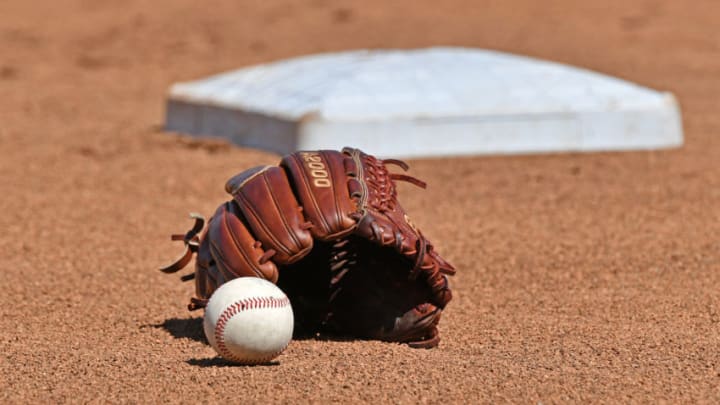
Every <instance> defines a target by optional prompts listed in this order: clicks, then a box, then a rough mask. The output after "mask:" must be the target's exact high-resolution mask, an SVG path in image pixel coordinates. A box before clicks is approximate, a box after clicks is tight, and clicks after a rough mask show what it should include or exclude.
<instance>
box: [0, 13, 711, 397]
mask: <svg viewBox="0 0 720 405" xmlns="http://www.w3.org/2000/svg"><path fill="white" fill-rule="evenodd" d="M212 3H213V5H212V6H209V5H205V3H203V2H197V1H190V0H172V1H170V0H155V1H152V2H146V1H139V0H131V1H126V2H116V1H108V0H78V1H62V2H28V1H20V0H6V1H2V2H0V152H1V155H0V156H1V157H0V191H1V192H2V194H3V198H2V211H3V215H2V216H1V217H0V226H1V228H2V230H3V232H2V233H0V246H2V247H3V250H4V251H5V256H6V257H5V259H4V260H3V264H2V266H1V267H2V295H0V315H1V317H0V353H1V354H0V362H1V363H0V402H2V403H48V402H72V403H76V402H112V403H115V402H142V403H154V402H170V403H176V402H186V403H191V402H208V403H216V402H224V401H230V402H232V403H239V402H243V403H244V402H251V403H253V402H266V401H269V402H288V403H308V402H317V403H325V402H368V403H369V402H373V403H378V402H391V403H417V402H427V403H440V402H450V403H468V402H475V401H478V402H485V403H497V402H500V403H504V402H513V403H536V402H538V401H540V402H542V403H545V404H547V403H566V402H583V403H584V402H595V403H596V402H604V403H617V402H623V403H628V402H640V403H643V402H657V401H667V402H670V403H676V402H686V403H687V402H708V403H717V402H719V401H720V354H719V353H720V352H719V349H718V348H719V347H720V345H719V344H720V298H719V295H718V291H719V289H720V273H719V272H718V270H719V266H720V167H719V166H718V164H717V159H718V156H719V155H718V153H720V137H718V134H717V132H718V130H719V129H720V114H718V109H719V108H720V102H719V101H718V100H720V98H718V94H720V80H718V78H719V77H720V26H718V24H717V21H718V19H719V18H720V2H718V1H716V0H704V1H703V0H696V1H693V2H692V3H691V4H690V3H684V2H678V1H670V0H667V1H652V0H644V1H627V0H610V1H595V2H577V1H574V0H546V1H541V2H538V1H535V0H525V1H487V2H474V1H454V0H448V1H443V2H432V1H425V2H418V1H398V2H384V1H321V0H315V1H306V2H302V3H301V2H297V1H271V2H270V1H246V2H237V1H231V0H223V1H215V2H212ZM481 3H484V4H482V5H481ZM578 3H582V5H580V4H578ZM430 45H454V46H471V47H480V48H486V49H495V50H500V51H507V52H513V53H518V54H525V55H529V56H535V57H540V58H543V59H548V60H553V61H558V62H563V63H569V64H573V65H577V66H581V67H586V68H590V69H593V70H596V71H599V72H603V73H606V74H610V75H615V76H619V77H621V78H624V79H628V80H631V81H634V82H637V83H640V84H642V85H646V86H649V87H652V88H656V89H660V90H669V91H672V92H674V93H675V94H676V96H677V97H678V99H679V101H680V104H681V106H682V109H683V114H684V116H683V118H684V126H685V132H686V145H685V146H684V147H683V148H680V149H674V150H668V151H655V152H632V153H599V154H569V155H543V156H513V157H478V158H463V159H455V160H441V161H431V160H415V161H411V162H410V163H411V166H412V168H411V174H413V175H415V176H417V177H419V178H421V179H424V180H425V181H427V182H428V183H429V190H428V191H425V192H423V191H422V190H419V189H416V188H412V187H407V186H401V196H402V198H403V202H404V205H405V207H406V208H407V209H408V211H409V212H410V213H411V214H412V215H413V217H414V219H415V222H416V223H418V224H419V225H420V226H421V227H422V228H423V230H424V232H425V234H426V235H428V236H429V237H430V239H432V240H433V241H434V242H435V243H436V245H438V250H439V251H440V252H441V253H442V254H443V255H444V256H446V257H447V258H448V259H449V260H450V261H451V262H452V263H453V264H454V265H455V266H456V267H457V268H458V269H459V271H458V274H457V276H456V277H454V279H453V280H452V286H453V289H454V292H455V295H456V298H455V299H454V300H453V302H452V303H451V304H450V305H449V306H448V308H447V311H446V313H445V317H444V319H443V321H442V323H441V328H442V337H443V340H442V343H441V346H440V348H438V349H435V350H413V349H410V348H407V347H405V346H400V345H395V344H387V343H380V342H358V341H354V342H353V341H350V342H347V341H345V342H343V341H319V340H304V341H294V342H292V343H291V345H290V347H289V349H288V350H287V352H285V353H284V354H283V355H282V356H281V357H280V358H279V359H278V362H277V363H275V364H274V365H271V366H260V367H232V366H228V365H227V364H226V363H224V362H223V361H221V360H219V359H217V358H216V357H215V353H214V352H213V350H212V348H211V347H209V346H208V345H207V344H206V343H205V342H204V341H203V337H202V331H201V327H200V322H201V320H200V318H199V316H200V314H198V313H189V312H187V311H186V309H185V304H186V302H187V299H188V298H189V296H190V295H191V293H192V286H191V285H190V284H188V283H184V284H183V283H180V282H179V281H178V278H177V276H167V275H164V274H161V273H160V272H158V271H157V268H158V267H159V266H160V265H163V264H166V263H167V262H168V260H170V259H172V258H174V257H175V256H176V255H177V254H179V253H180V249H181V246H179V245H177V244H172V243H170V242H169V240H168V235H169V234H170V233H173V232H178V231H184V230H185V229H186V228H187V227H189V225H190V224H191V221H190V220H189V219H188V218H187V214H188V213H189V212H191V211H198V212H201V213H204V214H206V215H209V214H211V213H212V211H213V210H214V208H215V207H216V206H217V205H218V204H219V203H220V202H222V201H224V200H225V199H226V198H227V196H226V195H225V192H224V190H223V184H224V182H225V180H226V179H227V178H229V177H230V176H231V175H233V174H235V173H236V172H238V171H239V170H242V169H246V168H249V167H251V166H254V165H258V164H274V163H276V162H277V161H278V159H279V157H278V156H276V155H273V154H269V153H265V152H259V151H255V150H249V149H241V148H237V147H232V146H229V145H226V144H224V143H222V142H198V141H194V140H190V139H187V138H183V137H178V136H174V135H172V134H168V133H165V132H163V131H162V122H163V114H164V96H165V93H166V90H167V88H168V86H169V85H170V84H171V83H173V82H175V81H180V80H189V79H195V78H199V77H202V76H205V75H209V74H213V73H218V72H222V71H226V70H230V69H236V68H239V67H242V66H246V65H250V64H254V63H259V62H268V61H273V60H277V59H282V58H286V57H291V56H297V55H302V54H309V53H316V52H326V51H340V50H347V49H357V48H413V47H425V46H430Z"/></svg>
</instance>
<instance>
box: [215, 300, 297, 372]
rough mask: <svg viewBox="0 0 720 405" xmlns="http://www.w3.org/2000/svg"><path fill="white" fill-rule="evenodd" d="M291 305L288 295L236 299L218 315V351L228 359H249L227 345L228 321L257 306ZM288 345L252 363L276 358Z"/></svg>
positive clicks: (216, 328)
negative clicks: (241, 356) (234, 351)
mask: <svg viewBox="0 0 720 405" xmlns="http://www.w3.org/2000/svg"><path fill="white" fill-rule="evenodd" d="M288 305H290V299H289V298H288V297H282V298H276V297H261V298H257V297H252V298H244V299H242V300H240V301H235V302H234V303H233V304H232V305H229V306H228V307H227V308H225V310H224V311H223V312H222V313H221V314H220V317H218V320H217V324H216V325H215V345H216V346H217V349H218V352H219V353H220V355H221V356H222V357H224V358H226V359H228V360H233V361H237V362H243V361H245V360H247V359H242V358H239V357H237V356H235V355H234V354H233V353H232V352H230V350H228V348H227V346H226V345H225V326H226V325H227V323H228V322H229V321H230V319H232V317H233V316H235V315H237V314H239V313H240V312H242V311H246V310H249V309H256V308H266V307H271V308H282V307H286V306H288ZM286 347H287V345H285V346H284V347H283V348H282V349H280V350H278V351H277V352H274V353H272V354H270V355H268V356H266V357H263V358H261V359H257V360H253V361H252V363H264V362H266V361H268V360H270V359H272V358H274V357H275V356H276V355H278V354H279V353H281V352H282V351H283V350H285V348H286Z"/></svg>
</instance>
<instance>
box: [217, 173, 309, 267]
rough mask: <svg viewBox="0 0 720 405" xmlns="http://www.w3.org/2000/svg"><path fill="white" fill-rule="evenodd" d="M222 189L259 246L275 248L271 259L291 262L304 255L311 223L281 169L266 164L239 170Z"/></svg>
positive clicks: (267, 248) (278, 261)
mask: <svg viewBox="0 0 720 405" xmlns="http://www.w3.org/2000/svg"><path fill="white" fill-rule="evenodd" d="M226 190H228V191H229V192H231V193H232V195H233V198H234V200H235V202H236V203H237V207H238V208H239V210H240V211H241V212H242V216H243V218H244V219H245V221H246V222H247V225H248V227H249V229H250V230H251V231H252V234H253V235H255V237H256V238H257V239H258V240H259V241H260V242H261V243H262V247H263V248H264V249H266V250H268V251H269V250H271V249H272V250H274V251H275V254H274V255H273V257H272V259H273V261H274V262H275V263H277V264H288V263H293V262H296V261H298V260H299V259H301V258H302V257H304V256H305V255H307V253H308V252H309V251H310V249H311V248H312V245H313V239H312V235H311V234H310V231H309V229H310V228H311V226H312V224H311V223H309V222H307V221H305V218H304V216H303V214H302V208H300V205H299V204H298V201H297V199H296V198H295V196H294V194H293V191H292V188H291V186H290V183H289V181H288V178H287V175H286V174H285V172H284V171H283V169H281V168H279V167H277V166H266V167H262V168H256V169H253V171H251V172H249V173H248V172H243V173H240V174H239V175H237V176H235V177H233V178H232V179H230V180H229V181H228V183H227V184H226Z"/></svg>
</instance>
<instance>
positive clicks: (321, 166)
mask: <svg viewBox="0 0 720 405" xmlns="http://www.w3.org/2000/svg"><path fill="white" fill-rule="evenodd" d="M301 155H302V158H303V160H304V161H305V166H306V167H307V169H308V172H310V176H311V177H312V178H313V185H314V186H315V187H330V186H331V184H330V179H329V175H328V171H327V166H325V162H323V160H322V157H321V156H320V155H318V153H317V152H303V153H301Z"/></svg>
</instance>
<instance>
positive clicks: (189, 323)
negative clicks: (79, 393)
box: [153, 317, 208, 343]
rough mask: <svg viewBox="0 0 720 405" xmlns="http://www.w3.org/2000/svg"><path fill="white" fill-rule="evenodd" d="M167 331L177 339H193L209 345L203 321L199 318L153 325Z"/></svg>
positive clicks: (174, 320)
mask: <svg viewBox="0 0 720 405" xmlns="http://www.w3.org/2000/svg"><path fill="white" fill-rule="evenodd" d="M153 326H154V327H156V328H161V329H164V330H165V331H167V332H168V333H169V334H171V335H172V336H173V337H174V338H176V339H191V340H194V341H196V342H203V343H208V341H207V339H206V338H205V332H204V331H203V319H202V317H199V318H170V319H166V320H165V321H164V322H163V323H160V324H155V325H153Z"/></svg>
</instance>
